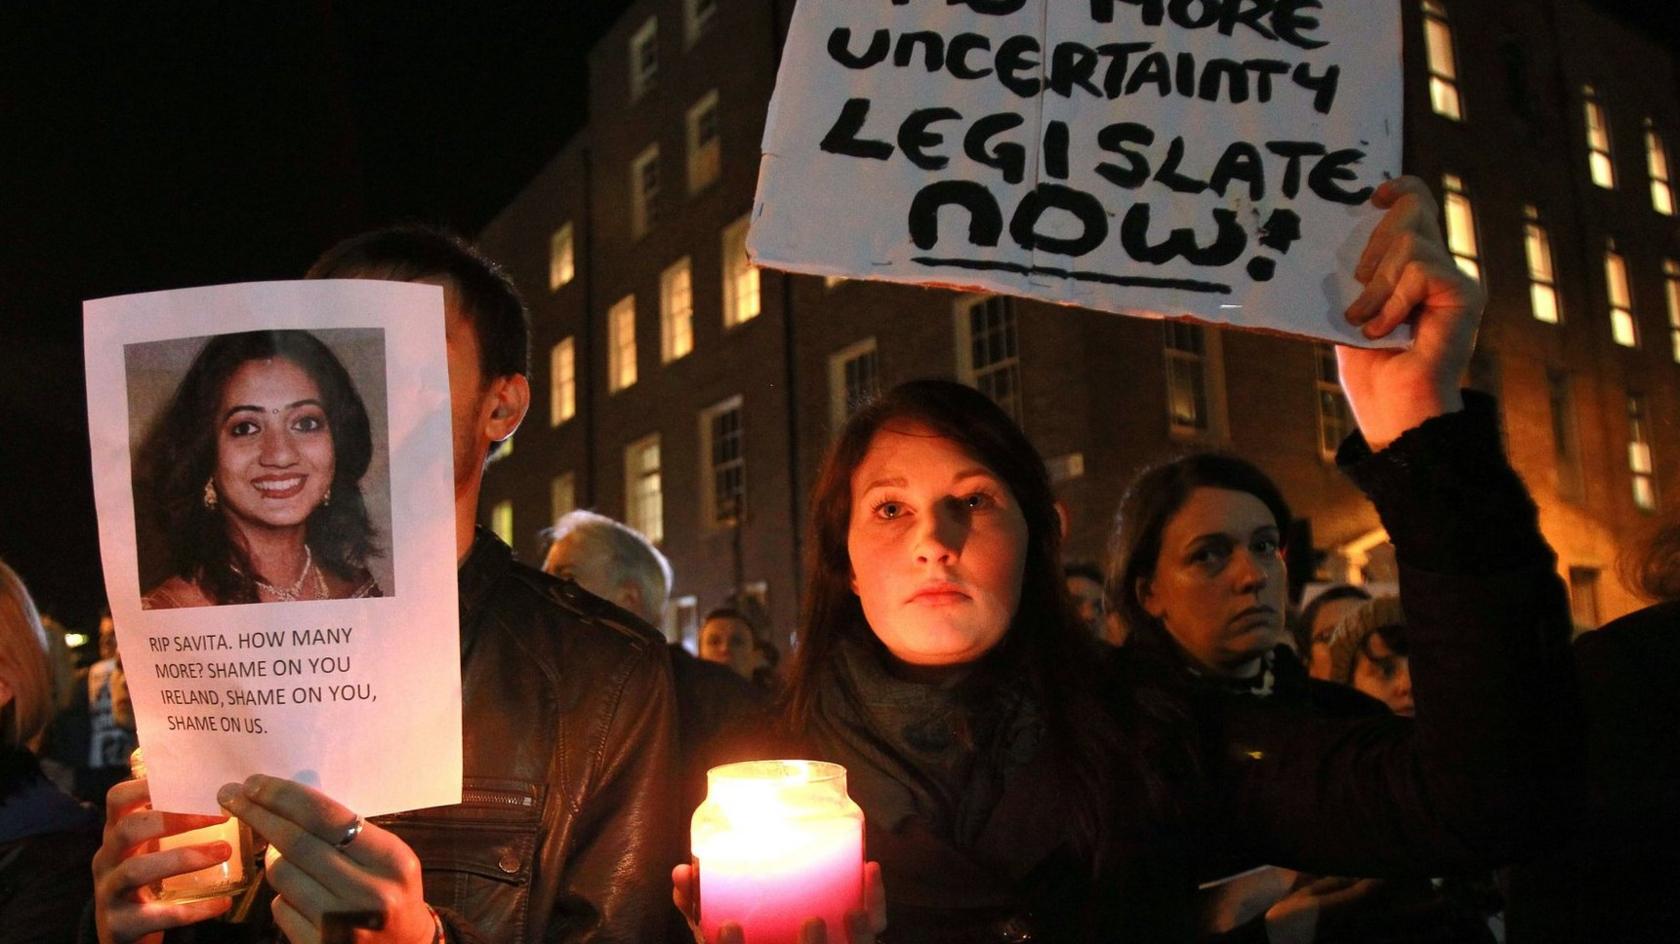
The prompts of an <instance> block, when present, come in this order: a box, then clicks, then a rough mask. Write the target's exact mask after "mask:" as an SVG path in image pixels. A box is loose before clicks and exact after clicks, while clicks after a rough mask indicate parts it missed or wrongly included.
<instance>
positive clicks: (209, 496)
mask: <svg viewBox="0 0 1680 944" xmlns="http://www.w3.org/2000/svg"><path fill="white" fill-rule="evenodd" d="M204 507H205V508H208V509H210V510H211V511H215V510H216V477H215V476H214V475H212V476H210V477H209V478H207V479H205V480H204Z"/></svg>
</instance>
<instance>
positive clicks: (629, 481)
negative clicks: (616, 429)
mask: <svg viewBox="0 0 1680 944" xmlns="http://www.w3.org/2000/svg"><path fill="white" fill-rule="evenodd" d="M650 447H651V449H652V451H653V458H654V462H653V466H652V468H651V470H650V469H649V468H648V467H647V466H646V465H645V463H643V462H642V461H641V460H643V459H645V458H646V456H647V452H648V450H649V448H650ZM633 460H634V461H633ZM649 480H651V481H652V482H653V487H652V489H651V490H647V491H643V490H641V489H639V488H638V487H637V486H638V485H640V484H642V483H643V482H645V481H649ZM647 500H651V502H652V506H651V518H652V526H651V527H650V526H649V524H648V521H649V516H650V508H649V507H646V506H644V505H642V504H641V503H642V502H643V501H647ZM624 523H625V524H628V525H629V526H630V527H632V528H635V529H636V530H637V531H638V532H640V533H641V535H642V536H643V537H645V538H647V539H648V540H649V541H650V542H652V543H653V544H655V545H659V544H663V543H664V541H665V457H664V452H663V447H662V446H661V444H660V439H659V434H658V433H649V434H647V435H646V436H643V437H641V438H639V439H636V440H633V441H631V442H629V443H626V444H625V446H624Z"/></svg>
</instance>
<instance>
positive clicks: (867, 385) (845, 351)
mask: <svg viewBox="0 0 1680 944" xmlns="http://www.w3.org/2000/svg"><path fill="white" fill-rule="evenodd" d="M880 395H881V374H880V363H879V361H878V360H877V358H876V356H875V339H874V338H864V339H863V340H862V341H859V342H857V343H856V344H851V345H847V346H846V347H843V348H841V349H840V350H838V351H835V352H834V353H833V354H830V355H829V357H828V419H829V425H830V428H831V429H832V430H833V431H834V432H839V430H840V427H841V425H843V424H844V423H845V422H846V418H847V417H849V416H851V415H852V414H853V413H856V412H857V409H858V407H861V406H863V405H864V404H866V403H868V402H869V401H871V400H873V399H875V398H876V397H878V396H880Z"/></svg>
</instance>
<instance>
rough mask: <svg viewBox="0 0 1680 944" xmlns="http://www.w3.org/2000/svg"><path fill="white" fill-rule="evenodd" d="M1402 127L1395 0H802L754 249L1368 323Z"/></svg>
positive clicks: (1223, 315)
mask: <svg viewBox="0 0 1680 944" xmlns="http://www.w3.org/2000/svg"><path fill="white" fill-rule="evenodd" d="M1400 129H1401V63H1400V9H1399V5H1398V4H1396V3H1393V2H1368V0H1359V2H1353V0H1055V2H1051V0H803V2H801V3H800V4H799V5H798V6H797V7H796V8H795V10H794V15H793V21H792V25H791V27H790V30H789V34H788V39H787V44H786V47H785V52H784V55H783V59H782V65H781V72H780V74H779V75H778V77H777V82H776V92H775V96H774V98H773V100H772V102H771V105H770V113H769V118H768V123H767V126H766V128H765V131H764V157H763V162H762V165H761V169H760V175H759V183H758V195H757V198H756V202H755V205H754V208H753V224H752V230H751V234H750V236H749V241H748V246H749V250H750V252H751V253H752V255H753V257H754V259H755V261H757V262H758V263H760V264H763V265H768V266H773V267H776V268H782V269H789V270H792V271H796V272H808V273H815V274H822V275H837V276H847V277H857V278H876V279H886V280H890V281H899V282H915V283H924V284H926V283H933V284H945V285H954V286H962V287H972V288H979V289H982V290H987V291H995V292H1003V293H1008V294H1013V295H1023V296H1028V297H1031V298H1038V299H1043V300H1046V301H1053V302H1062V303H1067V304H1075V305H1083V306H1087V307H1091V308H1097V309H1101V310H1105V311H1115V312H1124V313H1127V314H1137V315H1146V316H1152V317H1161V316H1168V317H1181V316H1190V317H1195V318H1199V319H1202V320H1207V321H1214V322H1222V323H1229V324H1233V325H1239V326H1244V327H1254V328H1263V329H1269V330H1273V331H1281V332H1286V333H1289V334H1297V335H1306V336H1311V337H1319V338H1324V339H1329V340H1340V341H1353V342H1360V343H1368V342H1364V340H1363V338H1361V336H1360V335H1359V334H1358V332H1357V331H1356V330H1355V329H1352V328H1350V327H1349V326H1348V325H1347V324H1346V323H1345V321H1344V320H1343V318H1342V312H1343V311H1344V310H1345V309H1346V307H1347V305H1348V303H1350V302H1351V301H1352V300H1353V299H1354V298H1355V297H1356V296H1357V295H1358V292H1359V286H1358V284H1357V283H1356V282H1355V281H1354V279H1353V275H1352V272H1353V266H1354V264H1355V262H1356V261H1357V260H1358V258H1359V253H1360V251H1361V250H1362V249H1363V247H1364V244H1365V240H1366V238H1367V236H1368V235H1369V233H1370V231H1371V229H1372V228H1373V227H1374V226H1375V224H1376V222H1377V219H1378V218H1379V217H1380V215H1381V214H1380V212H1379V211H1377V210H1375V209H1373V208H1372V207H1370V206H1369V205H1368V201H1369V198H1370V194H1371V192H1372V190H1373V189H1374V188H1375V187H1376V185H1377V184H1379V183H1381V182H1382V180H1383V179H1385V178H1387V177H1392V176H1396V175H1397V174H1398V173H1399V170H1400ZM1391 343H1393V342H1391Z"/></svg>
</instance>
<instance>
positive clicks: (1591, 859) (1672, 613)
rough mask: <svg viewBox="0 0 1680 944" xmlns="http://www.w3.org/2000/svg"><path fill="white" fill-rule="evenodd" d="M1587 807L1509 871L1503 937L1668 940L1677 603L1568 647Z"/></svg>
mask: <svg viewBox="0 0 1680 944" xmlns="http://www.w3.org/2000/svg"><path fill="white" fill-rule="evenodd" d="M1575 658H1576V663H1577V667H1578V670H1579V679H1580V693H1581V700H1582V714H1583V717H1584V718H1585V723H1586V742H1587V759H1588V765H1587V770H1588V774H1589V776H1588V782H1587V785H1586V786H1587V789H1586V790H1585V796H1586V798H1587V802H1586V805H1585V809H1584V810H1583V811H1582V812H1581V815H1580V817H1579V818H1578V819H1577V820H1576V821H1575V826H1576V827H1578V828H1573V829H1571V828H1570V826H1569V824H1568V823H1560V824H1558V827H1560V828H1558V829H1554V830H1553V831H1554V833H1556V832H1559V831H1562V832H1565V833H1566V834H1567V835H1568V837H1569V843H1570V845H1569V848H1568V849H1567V850H1566V851H1564V852H1561V853H1558V854H1555V855H1552V856H1548V857H1546V858H1544V859H1541V860H1539V861H1537V862H1533V863H1529V864H1525V865H1523V866H1520V867H1518V868H1516V869H1513V870H1512V872H1511V877H1510V895H1511V907H1510V910H1509V919H1510V921H1509V928H1510V935H1511V936H1510V940H1511V941H1512V942H1513V944H1528V942H1546V944H1549V942H1553V941H1556V942H1560V944H1561V942H1575V941H1587V940H1592V941H1667V940H1674V939H1675V938H1676V937H1677V936H1680V894H1677V891H1676V890H1677V889H1680V600H1677V601H1672V602H1669V603H1659V604H1657V605H1656V606H1652V607H1648V608H1646V609H1644V610H1640V611H1639V612H1637V613H1633V614H1630V615H1628V616H1624V617H1622V618H1621V619H1619V620H1616V621H1615V622H1613V623H1610V624H1609V625H1607V626H1605V627H1604V628H1603V629H1600V630H1597V631H1595V632H1590V633H1586V634H1585V635H1583V636H1581V637H1580V638H1579V639H1578V640H1577V641H1576V643H1575Z"/></svg>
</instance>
